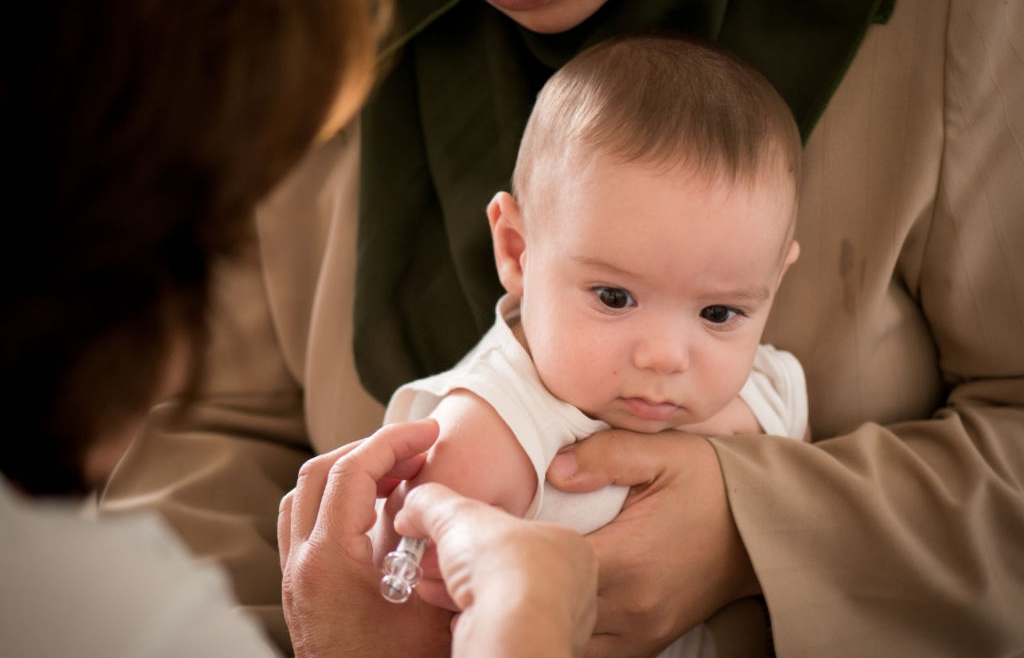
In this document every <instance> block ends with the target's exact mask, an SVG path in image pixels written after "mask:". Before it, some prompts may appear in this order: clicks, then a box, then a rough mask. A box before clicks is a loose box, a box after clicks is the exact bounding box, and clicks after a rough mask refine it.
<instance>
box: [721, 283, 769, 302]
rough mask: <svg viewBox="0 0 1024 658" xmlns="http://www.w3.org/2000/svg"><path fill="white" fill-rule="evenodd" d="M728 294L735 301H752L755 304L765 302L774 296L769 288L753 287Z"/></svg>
mask: <svg viewBox="0 0 1024 658" xmlns="http://www.w3.org/2000/svg"><path fill="white" fill-rule="evenodd" d="M726 294H727V295H729V296H730V297H733V298H735V299H742V300H751V301H755V302H763V301H765V300H766V299H768V298H770V297H771V296H772V293H771V291H770V290H768V288H767V286H751V287H749V288H742V289H740V290H733V291H729V292H727V293H726Z"/></svg>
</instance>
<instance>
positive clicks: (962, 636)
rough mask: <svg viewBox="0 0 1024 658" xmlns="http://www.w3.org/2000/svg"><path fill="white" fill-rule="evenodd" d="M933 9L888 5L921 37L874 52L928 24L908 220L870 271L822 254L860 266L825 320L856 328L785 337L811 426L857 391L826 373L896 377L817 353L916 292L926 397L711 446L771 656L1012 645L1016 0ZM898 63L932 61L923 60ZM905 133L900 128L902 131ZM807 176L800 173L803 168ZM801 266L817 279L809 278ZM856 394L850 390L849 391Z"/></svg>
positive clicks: (1021, 382) (1021, 300) (1023, 583)
mask: <svg viewBox="0 0 1024 658" xmlns="http://www.w3.org/2000/svg"><path fill="white" fill-rule="evenodd" d="M939 4H940V3H935V5H933V4H931V3H923V2H915V0H901V1H900V2H898V3H897V5H896V16H895V17H894V22H896V23H898V22H899V21H902V25H904V26H907V28H906V29H905V30H904V32H903V33H902V34H903V36H906V37H911V36H918V37H920V39H918V40H916V41H915V40H914V39H911V38H907V39H905V40H903V42H902V44H899V45H897V46H896V48H895V50H894V51H889V52H897V53H898V52H901V51H900V50H899V49H900V48H903V49H904V50H903V51H902V52H907V53H909V52H912V49H915V48H922V49H926V48H928V45H927V41H928V39H927V38H926V37H925V36H923V34H922V33H921V32H918V31H917V30H919V29H922V28H920V26H921V25H923V24H924V22H925V21H933V22H934V21H941V27H942V31H941V32H940V34H941V45H942V48H941V52H942V56H940V57H934V58H932V59H933V61H936V62H938V67H940V71H941V76H940V80H941V84H940V85H939V86H938V91H939V93H938V94H937V96H936V99H937V100H938V99H941V112H940V113H938V115H937V116H939V117H940V119H941V125H939V126H938V131H937V132H938V133H939V134H940V135H941V143H940V146H941V148H940V149H938V152H939V154H940V157H938V158H935V160H936V167H935V171H934V182H935V185H934V190H933V192H932V196H931V197H930V198H928V199H927V200H926V202H922V203H915V204H912V205H913V210H914V212H913V213H909V214H914V215H915V216H916V217H915V218H914V219H913V222H912V223H908V224H907V225H906V228H907V230H903V229H901V228H900V227H898V226H893V227H891V229H892V230H891V231H889V234H888V235H887V237H886V240H888V241H889V242H890V243H891V242H892V241H893V240H894V239H896V240H897V241H899V240H902V242H901V243H900V244H898V245H897V246H898V250H899V251H900V254H899V255H898V258H894V260H893V261H892V262H893V263H894V265H893V268H892V269H891V271H890V272H889V274H888V275H887V276H885V277H884V279H883V278H881V277H877V276H876V275H877V274H879V271H880V270H879V267H875V266H873V265H872V262H873V261H872V257H871V256H868V257H866V259H865V260H863V261H860V260H858V259H857V258H854V257H851V258H850V259H849V260H848V262H847V263H845V264H844V263H843V262H842V259H836V260H838V261H839V262H838V263H837V262H836V261H832V262H831V263H830V265H829V267H830V268H831V267H836V266H838V269H839V270H840V271H841V270H843V268H844V265H845V267H846V269H847V270H849V271H855V272H856V273H857V274H858V276H857V277H856V280H857V281H859V287H854V288H847V289H846V290H845V292H844V290H842V289H838V290H836V292H835V294H836V296H837V297H839V298H840V299H839V300H838V301H837V302H836V304H837V308H839V309H840V310H841V304H842V303H843V299H842V297H843V296H844V294H848V298H847V300H846V301H848V302H849V303H850V306H851V308H852V307H853V306H854V304H857V306H856V310H857V311H858V314H859V315H856V316H855V317H853V318H845V317H843V316H842V315H841V314H839V313H838V312H837V315H838V317H833V318H832V320H831V322H833V323H844V322H849V323H850V327H851V328H849V329H846V330H845V331H846V334H856V335H855V336H852V337H849V338H848V339H847V340H846V342H842V341H840V344H839V345H838V346H837V345H834V344H832V345H827V346H826V345H818V346H817V349H816V348H815V347H813V337H812V338H808V339H806V342H807V344H806V345H801V346H800V347H798V348H796V349H797V351H802V352H803V354H801V355H800V356H801V360H804V357H805V356H806V358H807V362H806V364H807V365H808V369H809V372H812V373H813V374H812V376H810V377H809V379H808V384H809V387H810V390H811V396H812V398H814V397H815V395H816V394H818V395H819V399H818V400H816V401H813V400H812V410H811V422H812V425H814V423H815V408H819V409H827V407H828V405H834V406H837V407H839V406H845V407H847V408H851V407H852V406H855V405H853V404H852V403H851V398H854V397H857V396H853V395H851V396H850V398H847V399H838V398H836V399H821V397H820V396H822V395H823V394H822V392H823V391H826V390H832V388H834V387H832V380H838V379H844V380H846V381H852V382H853V383H854V384H853V385H854V386H856V384H857V382H861V383H863V382H864V381H867V380H868V379H869V378H871V377H873V376H880V377H883V378H884V377H889V378H890V380H896V381H900V380H901V379H902V375H900V374H899V373H898V372H897V368H896V366H897V363H898V361H899V360H898V359H886V360H887V361H889V363H890V366H889V367H888V368H886V367H885V366H884V365H876V366H875V367H874V372H873V373H871V372H868V369H867V368H865V369H864V370H863V371H852V372H851V371H849V370H847V371H843V372H827V371H826V370H824V369H822V368H821V367H820V365H821V363H822V361H823V359H824V358H825V357H824V356H822V355H821V352H824V351H830V352H831V351H834V350H836V349H842V348H844V346H853V345H857V346H859V347H860V349H861V350H863V351H870V349H871V348H872V347H873V346H877V345H882V344H883V338H881V337H882V336H891V335H894V334H900V333H901V332H902V333H907V332H908V331H909V329H908V323H905V322H895V321H893V318H894V317H898V314H899V310H898V309H899V306H898V305H897V304H896V303H895V302H892V300H893V299H894V298H895V295H896V294H897V293H895V292H893V291H899V293H898V294H899V295H904V296H905V297H906V298H907V299H911V300H913V301H914V302H915V303H916V309H917V310H916V313H919V315H920V317H921V318H922V320H923V323H922V326H923V327H925V328H926V332H927V334H928V335H929V336H930V338H931V345H930V346H927V347H928V349H929V351H930V352H934V354H933V356H932V357H931V361H932V362H933V363H934V367H935V371H936V372H937V377H936V380H937V381H938V382H939V387H938V395H936V403H935V404H934V405H932V407H931V408H930V411H924V412H918V413H916V414H915V415H910V414H903V417H900V416H901V415H900V414H899V413H895V412H892V410H891V409H886V410H885V411H884V412H879V413H877V414H873V413H872V412H871V409H872V407H871V405H870V404H867V403H864V404H862V408H863V410H862V411H857V412H856V413H852V414H851V416H850V418H851V419H852V420H857V421H859V422H851V423H848V426H847V427H846V429H845V430H844V431H841V432H838V436H836V435H835V434H836V433H833V434H832V435H831V436H833V438H828V439H826V440H823V441H819V442H818V443H816V444H814V445H811V446H807V445H801V444H798V443H796V442H785V441H779V440H771V438H770V437H769V438H767V439H765V440H761V441H752V440H744V439H743V438H742V437H739V438H737V439H732V440H727V439H716V440H715V441H714V444H715V448H716V451H717V453H718V456H719V459H720V463H721V466H722V469H723V473H724V475H725V480H726V486H727V490H728V495H729V501H730V505H731V509H732V512H733V515H734V518H735V519H736V522H737V525H738V527H739V529H740V533H741V535H742V537H743V540H744V542H745V544H746V546H747V549H748V551H749V553H750V555H751V559H752V562H753V564H754V567H755V570H756V572H757V575H758V578H759V580H760V582H761V585H762V588H763V591H764V593H765V599H766V601H767V604H768V609H769V614H770V617H771V624H772V631H773V635H774V642H775V648H776V650H777V653H778V655H780V656H824V655H827V656H855V655H856V656H865V655H900V656H908V657H909V656H942V655H949V656H965V655H971V656H1005V655H1019V654H1020V653H1022V652H1024V617H1022V616H1021V615H1022V613H1021V611H1022V610H1024V542H1022V540H1021V538H1022V537H1024V60H1022V55H1024V48H1022V43H1024V42H1022V41H1021V36H1020V35H1021V34H1024V6H1022V5H1021V4H1020V3H1012V2H1010V3H1006V2H996V1H985V2H973V1H968V0H953V1H952V2H950V3H949V8H948V15H945V16H943V15H942V7H939ZM901 12H902V18H900V14H901ZM929 12H932V14H933V15H929ZM881 29H889V27H888V26H887V27H886V28H881ZM894 29H897V30H899V29H903V28H899V27H898V26H897V27H896V28H894ZM896 34H899V32H897V33H896ZM886 52H887V51H886V50H885V49H872V48H870V47H868V48H867V50H866V51H865V52H862V53H861V55H863V56H865V57H875V58H878V59H879V61H878V62H875V64H874V66H875V69H874V70H875V71H876V72H877V71H881V70H883V69H885V68H886V67H889V68H891V67H897V66H900V64H901V62H900V61H899V59H898V58H896V57H894V58H891V59H888V60H887V59H885V58H884V57H882V56H883V55H885V54H886ZM859 56H860V55H859ZM909 61H914V60H913V59H912V58H910V59H909ZM855 66H857V65H856V64H855ZM875 75H876V76H879V77H876V78H875V79H874V85H873V87H872V88H870V89H867V90H866V93H867V94H869V95H871V94H872V93H874V94H875V95H876V98H874V99H872V100H873V101H874V102H882V103H884V102H889V100H891V99H887V100H884V101H883V100H881V98H882V97H883V96H884V93H885V92H884V91H882V90H883V89H884V83H880V78H881V76H884V75H885V73H876V74H875ZM907 75H908V76H911V77H914V76H917V77H927V76H928V75H929V73H928V72H927V71H926V70H925V68H924V67H921V68H919V69H918V70H915V71H911V72H909V73H908V74H907ZM908 79H909V78H908ZM844 98H845V97H844ZM837 100H841V99H840V97H839V96H837ZM833 102H836V100H834V101H833ZM865 102H871V101H865ZM922 102H926V101H922ZM897 114H899V113H897ZM879 116H880V115H877V114H876V115H875V120H878V119H879ZM881 116H884V115H881ZM826 123H827V122H826ZM824 129H825V130H828V126H827V125H826V126H825V128H824ZM915 130H916V128H915V127H908V126H907V125H904V126H902V127H901V128H900V131H901V133H903V134H911V133H913V132H914V131H915ZM875 134H876V133H873V132H872V131H871V128H870V127H868V128H867V132H866V134H862V135H859V136H858V138H859V139H860V140H862V141H870V140H871V138H872V136H874V135H875ZM812 140H813V137H812ZM906 144H910V145H912V146H913V145H914V144H915V143H914V142H913V140H911V139H908V141H907V142H906ZM906 144H904V145H903V146H906ZM835 155H836V154H835V153H833V156H835ZM893 157H896V158H903V159H904V160H907V161H909V160H911V159H913V158H914V157H915V153H914V150H913V149H911V150H904V149H894V153H893ZM816 162H817V161H816ZM873 167H874V168H875V169H876V170H877V168H878V167H879V163H878V162H875V163H873ZM931 176H932V173H928V174H922V175H921V176H919V177H918V178H913V179H912V178H910V177H900V178H899V179H898V180H896V181H890V182H894V183H895V187H898V188H899V189H900V190H901V191H900V192H899V194H902V195H903V197H904V198H905V197H907V196H909V193H907V192H906V190H907V188H911V187H917V188H920V187H921V185H920V182H921V181H922V180H924V181H928V180H931V178H930V177H931ZM808 177H809V179H810V180H812V181H813V180H814V177H815V174H814V173H812V172H808ZM812 184H813V183H812ZM867 189H870V188H867ZM865 193H866V194H870V193H872V192H865ZM894 198H895V197H894ZM866 205H867V207H870V201H869V202H866ZM801 221H803V215H802V216H801ZM823 221H828V222H835V223H836V224H842V223H843V222H846V219H845V218H844V217H843V216H837V217H829V218H827V219H825V220H823ZM835 230H836V231H839V232H842V233H844V235H843V238H842V239H843V241H844V242H843V244H844V245H856V244H857V242H856V240H857V238H856V236H857V234H858V229H857V227H856V226H854V225H853V224H852V223H850V224H848V225H845V226H843V225H840V226H838V227H837V228H836V229H835ZM826 243H827V241H825V240H815V241H811V244H804V245H803V246H804V248H805V250H807V249H811V250H813V249H815V248H816V247H819V246H821V245H822V244H826ZM865 244H867V243H865ZM892 246H893V245H892V244H889V245H888V246H880V247H878V248H877V249H876V250H875V252H874V253H875V254H877V253H878V252H879V251H881V250H888V251H890V252H891V251H892ZM850 251H851V252H853V253H856V252H854V250H853V248H852V247H851V248H850ZM805 253H807V252H806V251H805ZM844 253H845V252H844ZM877 258H878V259H883V258H884V255H883V256H877ZM824 260H825V259H823V262H824ZM811 262H812V265H813V263H814V262H815V261H814V260H813V257H812V261H811ZM858 268H859V269H858ZM875 279H878V281H877V282H873V281H875ZM818 281H819V285H820V286H824V287H826V288H827V286H828V283H827V277H826V276H825V275H824V274H820V275H819V276H818ZM786 283H788V280H787V282H785V283H783V287H785V286H786ZM872 286H874V288H876V289H877V291H878V294H877V295H873V294H872V289H871V288H872ZM865 299H873V300H875V302H873V305H874V306H875V307H876V308H881V309H884V312H879V313H878V314H877V316H872V317H875V319H874V320H872V322H874V324H875V325H876V326H875V327H874V331H875V333H874V334H872V333H871V331H870V329H871V328H870V327H866V326H865V325H864V324H863V322H862V320H860V319H859V318H863V317H865V316H869V315H870V314H871V313H872V312H873V311H871V309H869V308H867V306H866V305H865V304H864V303H863V300H865ZM822 303H824V302H822ZM886 322H888V323H889V324H888V325H885V323H886ZM820 331H822V332H825V331H826V329H825V328H822V329H820ZM838 331H842V330H838ZM810 333H813V330H812V331H811V332H810ZM874 336H879V338H878V339H877V340H876V341H875V342H874V343H873V345H867V346H866V344H869V343H872V341H873V340H874ZM774 338H775V337H773V340H774ZM793 340H794V341H795V342H796V343H797V344H800V343H801V339H799V338H793ZM782 342H783V343H785V342H786V341H785V339H783V340H782ZM918 342H919V344H920V343H921V342H922V341H918ZM850 349H853V348H852V347H850ZM929 378H930V375H929V373H928V370H927V369H921V370H920V371H919V374H918V375H917V381H918V382H920V383H919V384H918V386H919V387H920V388H922V389H924V388H927V387H928V384H927V383H925V382H927V381H928V380H929ZM911 381H913V380H911ZM912 385H913V384H911V386H912ZM830 387H831V388H830ZM901 388H906V387H901ZM881 389H882V390H884V386H883V387H881ZM886 393H888V394H890V395H889V397H890V398H899V397H900V395H901V394H902V393H901V391H900V390H896V389H890V390H888V391H886ZM872 394H873V392H872V391H866V392H862V394H861V395H860V396H859V397H857V400H859V401H860V402H862V403H863V401H864V400H868V399H870V398H871V396H872ZM874 408H875V409H883V408H884V404H882V403H878V404H877V405H876V406H875V407H874ZM858 414H859V416H860V417H859V418H858V417H857V416H858ZM815 434H816V435H817V434H818V433H817V431H816V432H815Z"/></svg>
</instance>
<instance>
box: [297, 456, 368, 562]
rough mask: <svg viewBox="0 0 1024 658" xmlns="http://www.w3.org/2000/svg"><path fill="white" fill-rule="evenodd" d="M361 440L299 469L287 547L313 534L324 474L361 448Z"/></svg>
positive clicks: (324, 483) (321, 494)
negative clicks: (343, 458) (340, 460)
mask: <svg viewBox="0 0 1024 658" xmlns="http://www.w3.org/2000/svg"><path fill="white" fill-rule="evenodd" d="M364 441H366V439H363V440H360V441H353V442H352V443H349V444H346V445H344V446H341V447H340V448H337V449H335V450H332V451H331V452H328V453H325V454H323V455H320V456H318V457H314V458H313V459H310V460H309V461H307V462H306V463H305V464H303V465H302V468H300V469H299V476H298V478H297V480H296V482H295V488H294V489H292V491H291V493H290V495H291V498H292V501H291V528H290V534H291V536H290V539H289V545H291V546H297V545H299V544H301V543H303V542H305V541H306V540H307V539H308V538H309V535H310V533H312V532H313V527H314V526H315V525H316V519H317V515H318V514H319V513H320V501H321V500H323V497H324V489H325V488H326V487H327V474H328V473H329V472H330V470H331V466H332V465H334V463H335V462H336V461H338V460H339V459H340V458H342V457H343V456H345V455H347V454H348V453H350V452H352V451H353V450H355V449H356V448H358V447H359V446H360V445H362V443H363V442H364Z"/></svg>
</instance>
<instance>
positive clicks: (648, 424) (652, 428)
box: [587, 411, 686, 434]
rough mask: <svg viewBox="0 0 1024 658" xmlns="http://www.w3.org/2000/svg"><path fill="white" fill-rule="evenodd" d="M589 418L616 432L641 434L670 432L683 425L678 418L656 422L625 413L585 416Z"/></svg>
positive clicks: (614, 412)
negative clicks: (604, 424) (603, 423)
mask: <svg viewBox="0 0 1024 658" xmlns="http://www.w3.org/2000/svg"><path fill="white" fill-rule="evenodd" d="M587 415H588V416H590V417H591V418H596V419H597V420H600V421H603V422H605V423H607V424H608V425H610V426H611V427H612V428H613V429H617V430H628V431H630V432H639V433H641V434H657V433H658V432H663V431H665V430H671V429H675V428H677V427H679V426H680V425H685V424H686V420H685V419H679V418H675V417H672V418H667V419H664V420H656V419H651V418H639V417H637V416H635V415H633V414H631V413H629V412H627V411H611V412H607V413H600V414H596V415H593V414H587Z"/></svg>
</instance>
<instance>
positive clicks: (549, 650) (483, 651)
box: [452, 595, 579, 658]
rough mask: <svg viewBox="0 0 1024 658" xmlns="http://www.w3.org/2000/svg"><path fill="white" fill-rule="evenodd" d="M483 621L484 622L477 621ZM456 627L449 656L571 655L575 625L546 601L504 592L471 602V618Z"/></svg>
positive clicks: (549, 657) (556, 657) (553, 657)
mask: <svg viewBox="0 0 1024 658" xmlns="http://www.w3.org/2000/svg"><path fill="white" fill-rule="evenodd" d="M481 622H486V623H481ZM458 623H459V624H464V625H465V626H466V628H465V632H464V633H463V629H458V628H457V630H456V634H457V635H456V640H455V643H454V651H453V653H452V656H453V658H478V657H479V656H492V657H493V658H572V657H573V656H578V655H579V654H578V653H574V652H573V647H572V637H573V635H574V633H575V629H574V628H573V627H572V626H571V624H570V622H569V620H567V619H563V618H561V617H557V616H555V615H552V614H551V609H550V605H548V604H547V603H545V604H538V602H536V601H532V600H530V599H528V598H525V599H524V598H520V599H518V600H512V599H509V598H507V597H506V596H505V595H502V596H500V597H494V598H493V600H488V601H481V602H477V603H475V604H474V610H473V619H472V620H470V619H460V620H459V622H458Z"/></svg>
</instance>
